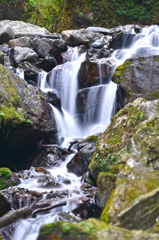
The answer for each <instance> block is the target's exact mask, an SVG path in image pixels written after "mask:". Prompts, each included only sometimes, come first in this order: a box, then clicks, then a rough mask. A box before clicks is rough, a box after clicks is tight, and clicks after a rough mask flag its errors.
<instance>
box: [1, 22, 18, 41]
mask: <svg viewBox="0 0 159 240" xmlns="http://www.w3.org/2000/svg"><path fill="white" fill-rule="evenodd" d="M4 26H5V25H4ZM14 38H15V36H14V32H13V29H12V27H11V26H10V25H6V26H5V27H4V28H3V29H0V43H6V42H8V41H9V40H11V39H14Z"/></svg>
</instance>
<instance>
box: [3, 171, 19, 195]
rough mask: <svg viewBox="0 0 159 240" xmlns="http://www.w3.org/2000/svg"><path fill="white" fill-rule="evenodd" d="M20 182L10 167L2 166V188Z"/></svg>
mask: <svg viewBox="0 0 159 240" xmlns="http://www.w3.org/2000/svg"><path fill="white" fill-rule="evenodd" d="M18 183H20V180H19V179H18V178H16V176H15V174H14V173H12V172H11V171H10V169H9V168H0V190H3V189H4V188H6V187H9V186H13V185H16V184H18Z"/></svg>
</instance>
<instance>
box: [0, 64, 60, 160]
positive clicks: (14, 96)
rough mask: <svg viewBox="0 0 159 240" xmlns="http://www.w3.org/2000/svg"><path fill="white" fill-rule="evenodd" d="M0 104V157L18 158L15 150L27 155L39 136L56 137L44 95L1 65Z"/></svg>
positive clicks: (54, 126)
mask: <svg viewBox="0 0 159 240" xmlns="http://www.w3.org/2000/svg"><path fill="white" fill-rule="evenodd" d="M0 101H1V106H0V112H1V118H0V143H1V147H0V150H1V153H4V154H8V153H10V154H11V152H12V151H16V158H17V154H18V151H17V150H18V149H19V150H20V151H25V150H26V149H27V152H28V150H29V146H30V147H31V148H32V147H33V145H34V146H35V144H36V141H40V140H39V139H41V137H42V136H43V137H47V136H48V137H49V136H51V135H52V136H53V134H55V133H56V131H57V129H56V124H55V121H54V119H53V115H52V109H51V107H50V106H49V104H48V103H47V102H46V101H45V99H44V95H43V94H42V93H41V92H40V91H39V90H38V89H37V88H34V87H33V86H31V85H28V84H27V82H26V81H25V80H23V79H21V78H19V77H18V76H17V75H16V74H14V73H13V72H12V71H11V70H9V69H7V68H5V67H4V66H3V65H0ZM6 149H7V151H6ZM9 149H10V150H9ZM10 151H11V152H10Z"/></svg>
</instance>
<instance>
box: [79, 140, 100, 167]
mask: <svg viewBox="0 0 159 240" xmlns="http://www.w3.org/2000/svg"><path fill="white" fill-rule="evenodd" d="M95 149H96V141H95V142H91V143H88V144H87V145H85V146H84V147H83V148H81V149H80V150H79V153H80V154H83V155H84V156H85V158H86V160H87V163H88V164H89V163H90V162H91V161H92V159H93V156H94V152H95Z"/></svg>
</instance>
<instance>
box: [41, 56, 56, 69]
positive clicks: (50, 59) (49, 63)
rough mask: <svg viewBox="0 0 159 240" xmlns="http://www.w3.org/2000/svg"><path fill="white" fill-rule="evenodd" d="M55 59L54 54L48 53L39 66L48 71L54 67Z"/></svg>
mask: <svg viewBox="0 0 159 240" xmlns="http://www.w3.org/2000/svg"><path fill="white" fill-rule="evenodd" d="M56 65H57V61H56V59H55V58H54V56H51V54H48V55H47V56H46V57H45V58H44V59H43V60H42V61H41V62H40V63H39V67H40V68H42V69H43V70H44V71H46V72H49V71H51V70H52V69H53V68H54V67H56Z"/></svg>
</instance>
